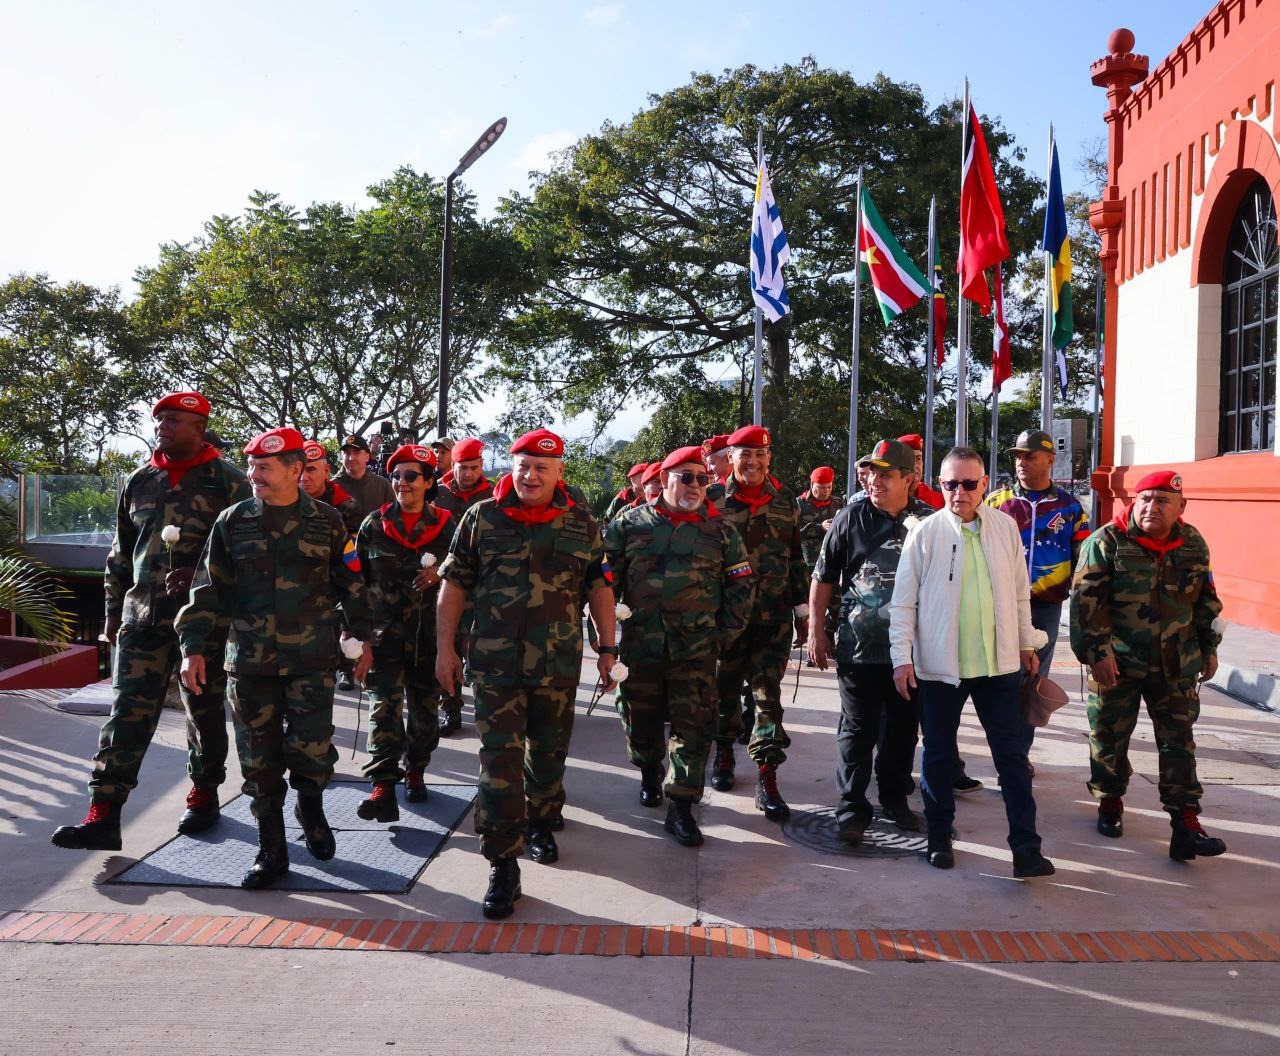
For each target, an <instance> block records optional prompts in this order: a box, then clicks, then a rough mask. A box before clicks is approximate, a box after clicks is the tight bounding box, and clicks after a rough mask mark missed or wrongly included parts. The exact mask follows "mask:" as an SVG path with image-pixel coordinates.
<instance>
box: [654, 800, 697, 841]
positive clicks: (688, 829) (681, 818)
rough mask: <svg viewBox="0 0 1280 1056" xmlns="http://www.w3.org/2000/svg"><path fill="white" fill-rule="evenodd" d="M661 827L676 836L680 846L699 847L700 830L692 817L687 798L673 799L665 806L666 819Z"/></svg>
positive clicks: (690, 806) (691, 808)
mask: <svg viewBox="0 0 1280 1056" xmlns="http://www.w3.org/2000/svg"><path fill="white" fill-rule="evenodd" d="M662 827H663V828H664V829H666V830H667V832H669V833H671V835H672V836H674V837H675V838H676V843H678V844H680V845H681V846H682V847H700V846H701V845H702V830H701V829H700V828H698V823H697V821H695V820H694V817H693V804H692V803H691V802H690V801H689V800H687V799H673V800H672V801H671V803H670V805H669V806H668V807H667V820H666V821H665V822H663V823H662Z"/></svg>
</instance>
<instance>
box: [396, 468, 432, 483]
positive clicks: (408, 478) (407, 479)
mask: <svg viewBox="0 0 1280 1056" xmlns="http://www.w3.org/2000/svg"><path fill="white" fill-rule="evenodd" d="M425 475H426V474H424V473H415V472H414V471H413V470H412V469H406V470H404V471H403V472H400V473H392V474H391V479H392V480H398V481H401V482H402V483H404V484H412V483H413V482H414V481H415V480H418V479H420V478H422V477H424V476H425Z"/></svg>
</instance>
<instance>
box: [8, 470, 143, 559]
mask: <svg viewBox="0 0 1280 1056" xmlns="http://www.w3.org/2000/svg"><path fill="white" fill-rule="evenodd" d="M123 483H124V478H123V477H92V476H70V475H48V476H45V475H42V474H35V473H28V474H25V475H24V476H23V478H22V539H23V543H24V544H27V545H30V544H33V543H38V544H54V545H56V544H64V545H68V546H95V547H96V546H110V545H111V538H112V536H113V535H114V534H115V527H116V503H117V501H118V499H119V494H120V488H121V487H122V486H123Z"/></svg>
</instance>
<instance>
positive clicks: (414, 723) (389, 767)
mask: <svg viewBox="0 0 1280 1056" xmlns="http://www.w3.org/2000/svg"><path fill="white" fill-rule="evenodd" d="M435 668H436V651H435V649H422V650H420V652H419V654H418V655H417V656H416V657H415V656H413V655H412V653H411V651H409V650H407V649H406V647H405V645H404V643H403V642H395V643H388V644H387V645H386V646H385V647H384V646H380V645H376V646H374V648H373V667H372V668H371V669H370V671H369V678H368V681H367V682H366V683H365V686H366V688H367V689H368V690H369V761H368V762H367V763H365V764H364V773H365V776H366V777H368V778H369V780H370V781H399V780H401V778H403V777H404V768H403V767H402V766H401V765H400V761H401V759H402V758H403V759H404V760H405V761H406V762H407V763H408V765H409V766H410V767H413V768H415V769H417V768H421V767H426V766H427V765H428V764H429V763H430V762H431V753H432V752H434V751H435V750H436V748H437V747H438V746H439V744H440V723H439V718H438V715H439V711H438V708H437V702H438V700H439V698H440V683H439V682H437V681H436V672H435ZM406 698H407V706H406Z"/></svg>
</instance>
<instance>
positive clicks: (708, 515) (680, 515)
mask: <svg viewBox="0 0 1280 1056" xmlns="http://www.w3.org/2000/svg"><path fill="white" fill-rule="evenodd" d="M653 508H654V509H655V510H657V512H658V513H660V514H662V516H663V517H665V518H666V519H667V520H669V521H670V522H671V523H672V524H674V525H676V526H679V525H682V524H697V523H700V522H702V521H710V520H714V519H715V518H716V517H719V516H721V513H720V511H719V510H717V509H716V508H715V507H714V506H713V505H712V504H711V503H709V502H707V503H703V504H702V505H701V506H700V507H698V509H696V510H688V511H686V510H677V509H674V508H673V507H671V506H668V505H667V500H666V499H665V498H664V497H662V496H658V498H657V499H655V500H654V502H653Z"/></svg>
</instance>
